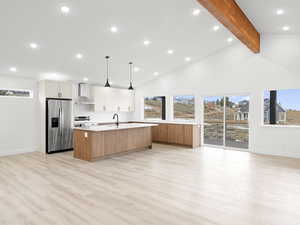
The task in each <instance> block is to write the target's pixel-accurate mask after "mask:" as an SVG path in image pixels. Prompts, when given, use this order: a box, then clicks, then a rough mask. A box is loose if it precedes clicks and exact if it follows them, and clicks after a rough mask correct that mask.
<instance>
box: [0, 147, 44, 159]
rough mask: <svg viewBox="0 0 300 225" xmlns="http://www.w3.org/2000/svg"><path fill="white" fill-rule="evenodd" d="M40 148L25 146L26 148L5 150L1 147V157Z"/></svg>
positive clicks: (34, 150)
mask: <svg viewBox="0 0 300 225" xmlns="http://www.w3.org/2000/svg"><path fill="white" fill-rule="evenodd" d="M36 151H38V148H24V149H10V150H3V149H0V157H1V156H8V155H18V154H24V153H30V152H36Z"/></svg>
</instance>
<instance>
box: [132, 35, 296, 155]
mask: <svg viewBox="0 0 300 225" xmlns="http://www.w3.org/2000/svg"><path fill="white" fill-rule="evenodd" d="M261 48H262V50H261V54H253V53H252V52H250V51H249V50H248V49H247V48H246V47H244V46H243V45H242V44H239V43H238V44H235V45H233V46H231V47H228V48H226V49H224V50H222V51H220V52H218V53H216V54H214V55H211V56H209V57H207V58H206V59H205V60H203V61H200V62H196V63H193V64H190V65H189V66H187V67H185V68H183V69H181V70H177V71H175V72H172V73H170V74H168V75H165V76H162V77H159V78H158V79H156V80H154V81H153V82H148V83H147V84H146V85H143V86H141V87H138V89H137V92H136V109H137V111H136V114H135V116H136V118H137V119H142V117H143V112H142V98H143V96H156V95H167V96H170V95H175V94H194V95H195V96H196V102H197V106H196V114H197V115H196V117H197V120H198V121H199V122H200V123H202V121H201V116H200V115H201V111H202V107H203V106H202V97H203V96H208V95H224V94H239V93H241V94H243V93H249V95H250V97H251V103H250V116H251V118H250V121H249V125H250V140H249V145H250V151H252V152H256V153H263V154H272V155H283V156H289V157H299V158H300V140H299V137H300V128H282V127H281V128H279V127H277V128H274V127H264V126H262V110H263V108H262V104H263V103H262V94H263V91H264V90H266V89H276V88H279V89H280V88H281V89H286V88H300V63H299V59H300V36H299V35H291V36H281V35H263V36H262V40H261ZM178 54H179V53H178ZM299 100H300V99H299ZM168 118H170V116H168Z"/></svg>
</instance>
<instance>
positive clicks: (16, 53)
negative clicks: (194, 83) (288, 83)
mask: <svg viewBox="0 0 300 225" xmlns="http://www.w3.org/2000/svg"><path fill="white" fill-rule="evenodd" d="M237 2H238V3H239V4H240V6H241V8H242V9H243V10H245V12H246V13H247V14H249V15H248V16H249V18H250V19H251V20H252V21H253V22H254V25H255V26H256V27H257V28H258V30H259V31H260V32H262V33H266V32H267V33H285V32H284V31H282V26H285V25H288V24H289V26H290V30H289V31H288V32H291V33H294V32H299V31H300V27H299V26H298V27H297V25H299V22H298V21H299V18H298V17H299V16H298V15H297V13H298V12H296V9H297V8H298V9H299V8H300V3H299V1H296V0H290V1H286V0H265V1H264V3H262V0H251V1H249V0H238V1H237ZM62 6H67V7H68V8H69V10H70V11H69V13H67V14H65V13H62V11H61V7H62ZM262 6H263V7H262ZM277 8H283V9H285V10H286V11H285V12H286V15H281V16H280V17H279V16H276V15H275V14H276V13H275V12H276V9H277ZM195 9H199V10H200V13H199V14H197V12H195V11H194V10H195ZM194 14H197V15H194ZM295 19H298V20H295ZM112 26H115V27H116V28H117V29H118V31H117V32H111V27H112ZM217 26H219V29H217V28H218V27H217ZM0 27H1V42H0V50H1V51H0V75H9V76H25V77H33V78H38V79H41V78H47V79H70V80H75V81H82V80H83V78H88V79H89V82H92V83H103V82H104V79H105V73H106V69H105V68H106V67H105V59H104V57H105V56H106V55H109V56H111V58H112V59H111V64H110V65H111V69H110V70H111V80H112V81H113V85H115V86H127V85H128V78H129V67H128V62H129V61H133V62H134V64H135V67H137V68H139V71H136V72H135V73H134V82H135V84H141V83H144V82H148V81H150V80H152V79H154V78H156V77H157V76H160V75H163V74H165V73H167V72H170V71H172V70H175V69H177V68H179V67H183V66H186V65H187V64H188V63H192V62H193V61H195V60H199V59H202V58H204V57H206V56H208V55H210V54H213V53H214V52H216V51H218V50H220V49H223V48H225V47H228V46H229V45H231V44H234V43H238V40H236V39H235V38H234V37H233V35H232V34H231V33H230V32H229V31H228V30H226V28H224V27H223V26H222V25H220V24H219V22H218V21H217V20H216V19H215V18H214V17H213V16H211V15H210V14H209V13H208V12H207V11H206V10H205V9H203V8H202V7H201V6H200V5H199V4H198V3H197V1H196V0H184V1H174V0H163V1H162V0H152V1H146V0H130V1H121V0H109V1H99V0H90V1H83V0H72V1H71V0H64V1H59V0H51V1H49V0H26V1H20V0H3V1H1V2H0ZM231 38H233V39H232V41H231ZM146 40H147V41H149V43H150V44H149V45H145V44H144V41H146ZM31 43H35V44H37V48H32V47H36V46H30V44H31ZM168 50H173V54H169V53H168ZM79 53H80V54H81V55H82V58H81V59H78V58H77V57H76V55H77V54H79ZM187 57H188V59H187ZM189 59H190V60H189ZM13 68H15V69H16V71H13ZM136 70H138V69H136ZM155 72H157V73H155ZM157 74H158V75H157Z"/></svg>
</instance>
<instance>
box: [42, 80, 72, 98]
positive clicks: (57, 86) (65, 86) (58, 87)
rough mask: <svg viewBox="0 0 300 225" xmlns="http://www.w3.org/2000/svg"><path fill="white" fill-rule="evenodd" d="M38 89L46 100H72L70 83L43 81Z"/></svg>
mask: <svg viewBox="0 0 300 225" xmlns="http://www.w3.org/2000/svg"><path fill="white" fill-rule="evenodd" d="M40 89H41V91H43V92H44V93H43V95H44V97H46V98H68V99H72V92H73V89H72V83H71V82H63V81H52V80H43V81H41V82H40Z"/></svg>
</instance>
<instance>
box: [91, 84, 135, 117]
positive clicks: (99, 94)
mask: <svg viewBox="0 0 300 225" xmlns="http://www.w3.org/2000/svg"><path fill="white" fill-rule="evenodd" d="M93 92H94V99H95V112H132V111H134V100H133V97H134V93H133V92H132V91H129V90H126V89H117V88H105V87H93Z"/></svg>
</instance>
